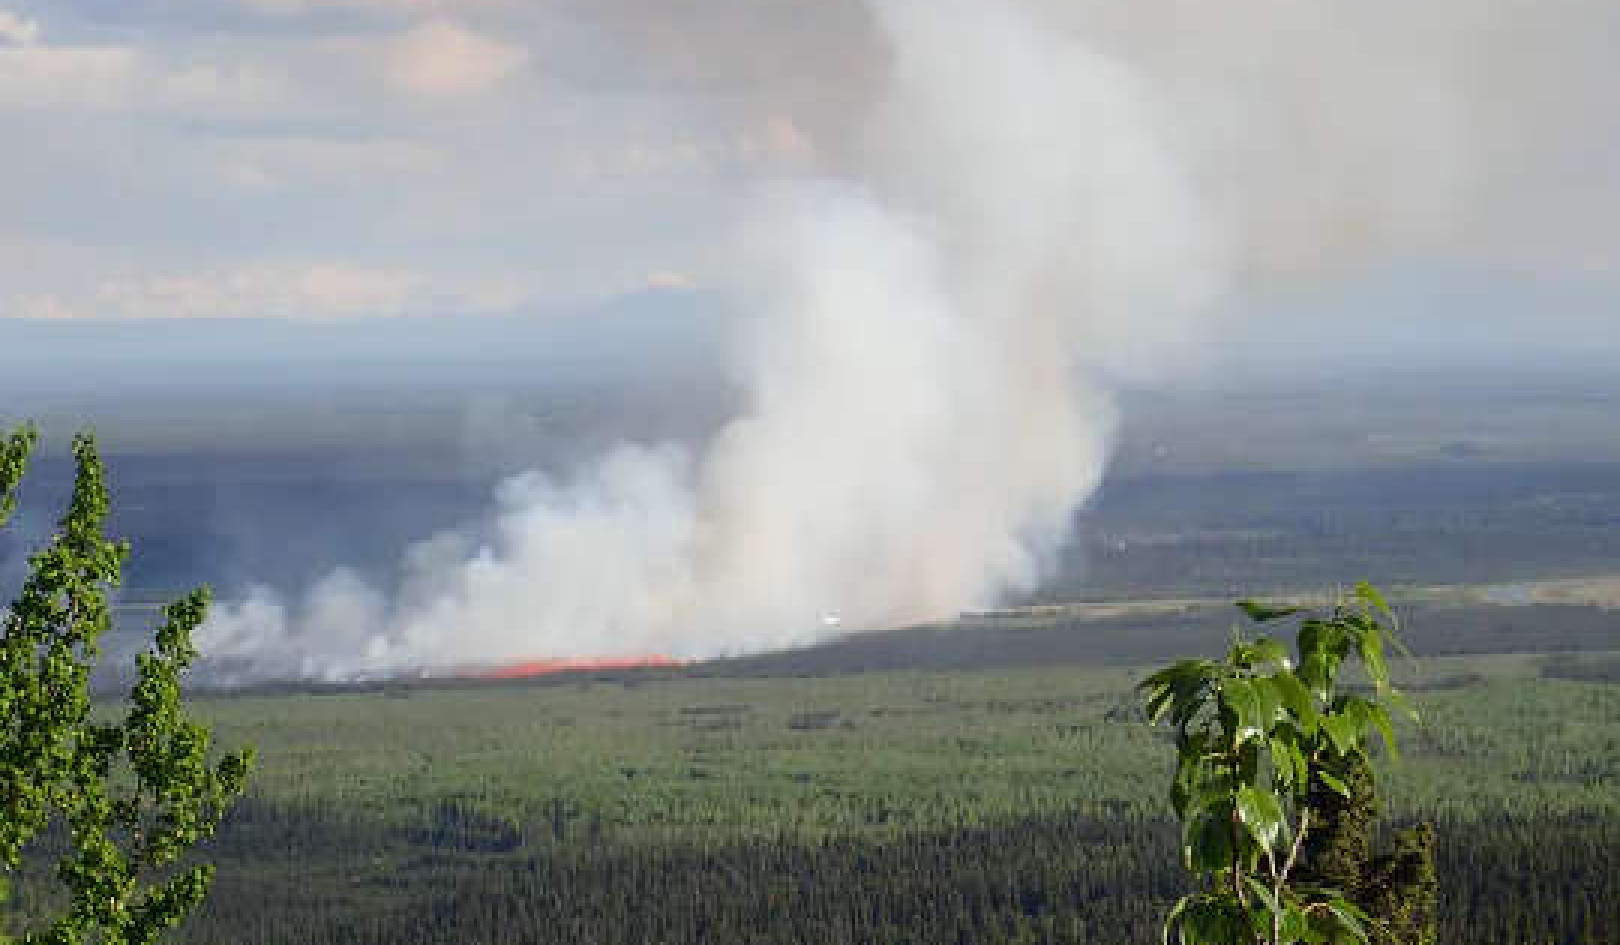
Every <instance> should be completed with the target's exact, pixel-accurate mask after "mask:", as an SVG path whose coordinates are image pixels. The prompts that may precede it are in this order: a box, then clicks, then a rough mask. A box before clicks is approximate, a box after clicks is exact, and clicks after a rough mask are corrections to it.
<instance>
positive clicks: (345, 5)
mask: <svg viewBox="0 0 1620 945" xmlns="http://www.w3.org/2000/svg"><path fill="white" fill-rule="evenodd" d="M239 2H240V3H241V5H242V6H244V7H246V8H247V9H249V10H253V11H254V12H256V13H262V14H267V15H271V16H295V15H302V14H307V13H318V12H320V11H323V10H360V11H368V12H383V13H423V12H429V11H437V10H456V9H466V8H468V7H495V6H509V5H511V4H513V3H515V2H516V0H239Z"/></svg>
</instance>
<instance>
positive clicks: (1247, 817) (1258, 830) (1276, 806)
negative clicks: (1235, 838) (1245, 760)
mask: <svg viewBox="0 0 1620 945" xmlns="http://www.w3.org/2000/svg"><path fill="white" fill-rule="evenodd" d="M1237 811H1238V820H1239V821H1240V822H1241V823H1242V824H1243V826H1244V827H1246V828H1248V831H1249V835H1250V836H1252V837H1254V839H1255V840H1256V842H1258V843H1259V844H1260V845H1261V846H1262V847H1264V848H1265V849H1267V850H1271V849H1273V848H1274V847H1275V846H1276V844H1277V837H1278V836H1279V835H1280V834H1281V833H1282V828H1283V808H1282V802H1281V801H1279V800H1278V799H1277V795H1275V794H1273V793H1271V792H1270V791H1265V790H1261V789H1259V788H1255V787H1251V786H1249V785H1247V784H1245V785H1244V786H1242V787H1240V788H1238V793H1237Z"/></svg>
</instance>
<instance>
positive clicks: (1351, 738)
mask: <svg viewBox="0 0 1620 945" xmlns="http://www.w3.org/2000/svg"><path fill="white" fill-rule="evenodd" d="M1321 726H1322V731H1324V732H1326V733H1327V736H1328V741H1329V742H1331V743H1332V745H1333V750H1334V751H1335V752H1337V753H1338V754H1341V755H1347V754H1349V753H1350V752H1352V751H1354V750H1355V749H1356V748H1357V747H1358V746H1359V745H1360V744H1361V726H1360V725H1359V724H1358V720H1356V719H1353V718H1349V717H1347V716H1345V715H1343V714H1340V713H1328V714H1324V715H1323V716H1322V717H1321Z"/></svg>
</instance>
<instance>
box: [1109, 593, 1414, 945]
mask: <svg viewBox="0 0 1620 945" xmlns="http://www.w3.org/2000/svg"><path fill="white" fill-rule="evenodd" d="M1238 607H1239V608H1241V609H1242V610H1243V612H1244V613H1245V614H1246V615H1247V616H1248V618H1249V619H1250V620H1251V621H1253V622H1255V623H1259V624H1266V623H1271V622H1273V621H1279V620H1283V619H1286V618H1297V622H1298V633H1297V658H1296V657H1295V656H1293V655H1291V654H1290V653H1289V651H1288V649H1287V648H1286V647H1284V646H1283V645H1282V644H1280V643H1278V642H1277V641H1275V640H1273V639H1270V638H1269V637H1264V636H1262V637H1259V638H1258V639H1254V640H1245V639H1243V638H1242V637H1241V635H1239V636H1237V638H1236V639H1234V641H1233V643H1232V646H1231V649H1230V650H1229V651H1228V653H1227V655H1226V657H1225V659H1223V660H1207V659H1205V660H1183V661H1181V662H1178V663H1176V664H1174V665H1172V666H1170V667H1167V668H1165V669H1163V670H1160V671H1159V672H1157V673H1154V674H1153V675H1151V676H1149V677H1148V678H1147V679H1146V680H1144V681H1143V682H1142V683H1141V684H1140V686H1139V687H1138V688H1139V690H1140V691H1141V692H1142V693H1143V695H1144V696H1145V698H1146V700H1147V713H1148V717H1149V719H1150V720H1151V721H1152V722H1155V723H1158V722H1161V721H1166V720H1167V721H1168V722H1169V723H1170V724H1171V725H1173V726H1174V727H1175V730H1176V747H1177V763H1176V772H1175V777H1174V781H1173V783H1172V786H1171V791H1170V800H1171V803H1172V805H1173V806H1174V808H1175V811H1176V815H1177V816H1178V817H1179V818H1180V819H1181V821H1182V826H1183V830H1182V844H1181V847H1182V858H1183V861H1184V864H1185V866H1186V867H1187V868H1188V869H1189V870H1191V871H1193V872H1194V873H1197V874H1199V875H1200V876H1201V877H1202V878H1203V883H1202V887H1203V888H1201V889H1200V890H1199V891H1197V892H1194V893H1192V894H1190V895H1188V896H1185V897H1183V898H1182V899H1181V900H1180V901H1179V902H1177V903H1176V905H1175V907H1174V908H1173V909H1172V910H1171V912H1170V914H1169V917H1168V918H1167V920H1166V922H1165V927H1164V939H1165V941H1166V943H1169V942H1171V941H1175V942H1178V943H1181V945H1234V943H1255V945H1284V943H1292V942H1358V943H1361V942H1367V941H1369V937H1370V935H1371V934H1372V932H1373V931H1374V930H1375V927H1376V926H1377V922H1376V921H1375V920H1374V919H1373V918H1372V917H1370V916H1369V915H1368V914H1367V913H1366V912H1365V911H1364V910H1363V909H1362V908H1361V906H1359V905H1358V904H1357V903H1356V902H1355V901H1354V900H1353V899H1352V897H1351V896H1350V894H1349V891H1347V890H1344V889H1336V888H1332V887H1329V886H1326V885H1321V884H1314V883H1307V882H1304V881H1302V880H1301V878H1300V874H1301V872H1302V869H1301V867H1302V862H1303V860H1302V853H1303V852H1304V851H1305V850H1306V837H1307V835H1308V834H1309V833H1310V832H1311V831H1312V830H1313V829H1320V827H1321V826H1322V825H1321V823H1320V820H1321V815H1320V814H1319V813H1318V812H1317V811H1316V807H1317V806H1318V805H1317V804H1316V803H1313V797H1318V796H1320V793H1321V792H1322V791H1323V790H1327V791H1331V792H1333V793H1334V794H1336V795H1339V796H1341V797H1344V798H1349V797H1350V796H1351V793H1352V788H1351V786H1350V785H1349V784H1347V783H1346V781H1345V777H1346V773H1347V772H1350V771H1354V770H1360V767H1359V766H1361V765H1365V764H1366V760H1367V753H1368V746H1369V743H1370V741H1371V739H1372V736H1373V734H1374V733H1376V734H1377V735H1378V736H1379V737H1380V738H1381V740H1382V742H1383V744H1384V745H1385V747H1386V748H1387V749H1388V751H1389V752H1391V754H1393V753H1395V751H1396V743H1395V734H1394V727H1393V725H1392V724H1391V717H1390V713H1391V711H1395V712H1400V713H1403V714H1406V715H1408V716H1410V717H1412V718H1413V719H1416V714H1415V713H1414V712H1413V710H1412V708H1411V707H1410V705H1409V704H1408V703H1407V702H1406V700H1405V699H1404V697H1402V695H1401V693H1400V692H1399V691H1398V690H1397V689H1395V688H1394V687H1393V686H1392V685H1391V684H1390V681H1389V669H1388V665H1387V662H1386V659H1385V651H1386V649H1387V648H1388V647H1390V646H1395V647H1397V648H1399V647H1401V644H1400V641H1399V639H1398V638H1397V637H1396V635H1395V626H1396V621H1395V617H1394V614H1393V613H1392V612H1391V610H1390V608H1389V605H1388V604H1387V603H1386V602H1385V601H1384V599H1383V598H1382V597H1381V596H1380V595H1379V593H1378V592H1377V591H1376V590H1375V589H1373V587H1372V586H1371V585H1368V584H1366V583H1362V584H1359V585H1358V586H1357V587H1356V589H1355V591H1354V592H1353V593H1352V594H1350V595H1349V596H1347V597H1346V598H1344V599H1343V600H1341V601H1340V602H1339V603H1338V604H1336V605H1334V606H1333V607H1331V608H1330V609H1328V610H1327V611H1326V612H1324V613H1312V612H1309V611H1307V610H1305V609H1304V608H1299V607H1274V606H1268V605H1265V604H1260V603H1256V602H1254V601H1240V602H1239V603H1238ZM1351 659H1354V660H1356V661H1357V662H1358V663H1359V664H1360V665H1361V668H1362V669H1363V671H1364V672H1365V674H1366V676H1367V678H1368V680H1369V681H1370V682H1371V684H1372V692H1371V693H1370V694H1369V695H1358V694H1356V693H1352V692H1348V691H1344V690H1342V689H1340V688H1339V687H1338V686H1337V680H1338V676H1339V672H1340V670H1341V669H1342V668H1343V666H1344V665H1345V663H1346V662H1347V661H1349V660H1351Z"/></svg>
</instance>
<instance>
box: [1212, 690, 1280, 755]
mask: <svg viewBox="0 0 1620 945" xmlns="http://www.w3.org/2000/svg"><path fill="white" fill-rule="evenodd" d="M1220 700H1221V706H1222V707H1223V708H1225V709H1227V710H1229V711H1230V712H1231V713H1232V716H1233V719H1232V721H1233V723H1234V724H1233V725H1232V740H1233V741H1234V742H1236V743H1239V744H1241V743H1243V742H1245V741H1248V740H1249V739H1251V738H1256V737H1258V736H1260V735H1262V734H1264V733H1265V731H1266V729H1267V728H1269V726H1268V725H1266V724H1265V723H1264V722H1263V721H1262V719H1261V711H1260V710H1261V704H1260V696H1259V694H1258V693H1256V692H1255V689H1254V685H1253V681H1252V680H1248V679H1228V680H1226V682H1224V683H1223V684H1222V685H1221V689H1220Z"/></svg>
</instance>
